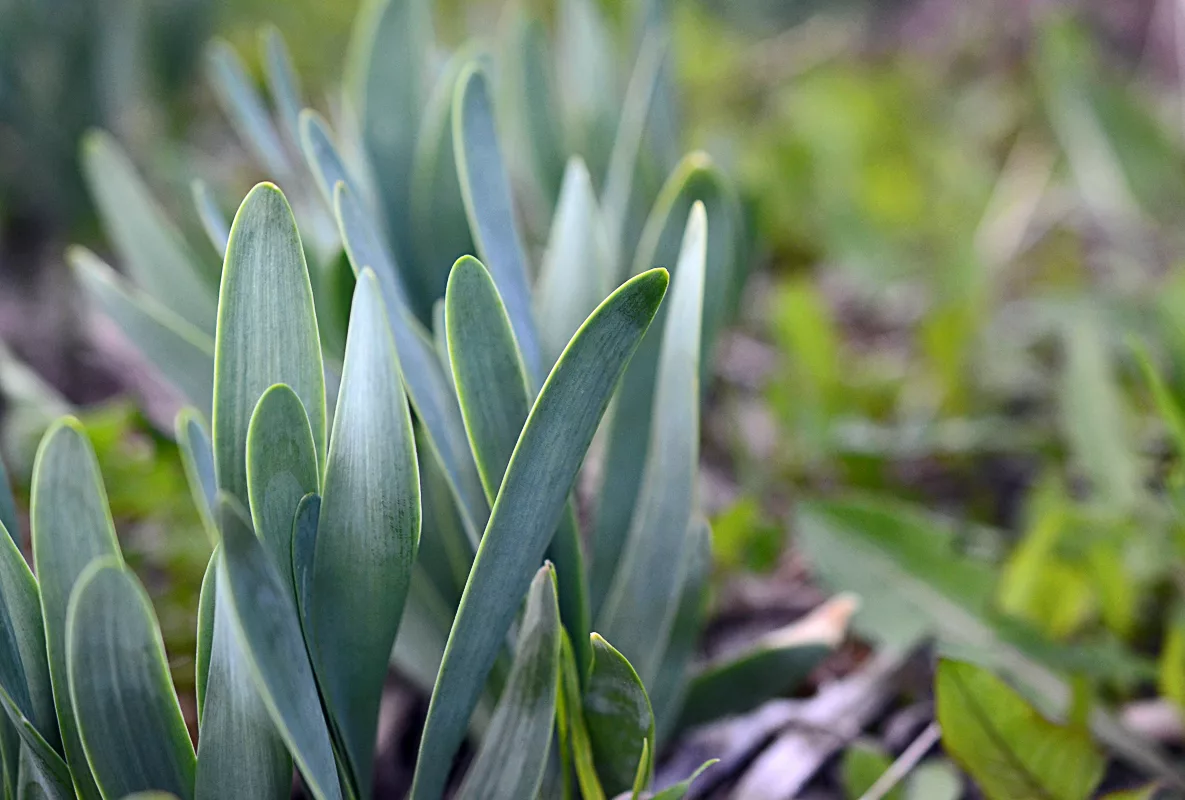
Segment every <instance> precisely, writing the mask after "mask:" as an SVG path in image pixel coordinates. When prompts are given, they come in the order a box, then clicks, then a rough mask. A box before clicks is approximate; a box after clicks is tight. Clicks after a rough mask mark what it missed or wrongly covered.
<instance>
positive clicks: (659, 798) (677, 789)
mask: <svg viewBox="0 0 1185 800" xmlns="http://www.w3.org/2000/svg"><path fill="white" fill-rule="evenodd" d="M719 760H720V759H718V758H713V759H712V760H711V761H705V762H704V763H702V764H700V765H699V767H697V768H696V770H695V772H693V773H691V777H689V778H687V779H686V780H682V781H679V782H678V783H676V784H674V785H672V786H668V787H667V788H665V789H663V790H662V791H661V792H657V793H655V794H654V796H653V797H651V800H683V796H684V795H686V794H687V792H688V791H690V790H691V784H693V783H695V779H696V778H698V777H699V776H700V775H703V774H704V771H705V770H707V769H708V768H710V767H711V766H712V765H713V764H715V763H716V762H718V761H719Z"/></svg>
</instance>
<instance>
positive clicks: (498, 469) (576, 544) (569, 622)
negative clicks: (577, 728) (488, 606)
mask: <svg viewBox="0 0 1185 800" xmlns="http://www.w3.org/2000/svg"><path fill="white" fill-rule="evenodd" d="M445 309H446V310H445V324H446V326H447V328H448V336H447V344H448V348H449V358H450V361H451V362H452V369H453V382H454V385H455V386H456V387H457V397H458V399H459V400H460V403H461V414H462V416H463V417H464V419H465V428H466V431H467V433H468V434H469V441H470V446H471V448H472V450H473V456H474V460H475V461H476V462H477V468H478V472H479V473H480V474H481V478H482V484H483V485H484V486H485V490H486V497H487V498H488V499H489V500H490V501H491V502H493V500H494V498H495V497H496V496H497V494H498V488H499V487H500V486H501V485H502V478H503V475H504V473H505V472H506V465H507V463H509V461H510V458H511V455H512V454H513V452H514V447H515V444H516V443H517V442H518V438H519V434H520V433H521V432H522V429H523V424H524V423H525V422H526V420H527V414H528V413H530V408H531V402H532V400H533V399H534V395H535V393H534V390H533V388H532V387H531V385H530V378H529V377H528V376H527V372H526V367H525V366H524V364H523V359H522V356H521V354H520V353H519V350H518V347H517V345H516V343H515V339H514V331H513V330H512V329H511V326H510V320H509V318H508V317H507V315H506V308H505V306H504V305H503V304H502V300H501V298H500V297H499V295H498V289H497V287H496V286H495V285H494V281H493V279H492V278H491V277H490V274H489V273H488V272H487V271H486V269H485V267H483V266H482V265H481V262H479V261H477V259H475V258H472V257H470V256H465V257H463V258H461V259H459V260H458V261H457V263H456V264H455V265H454V266H453V271H452V275H451V276H450V277H449V284H448V292H447V293H446V295H445ZM550 553H551V555H552V556H553V557H554V558H555V559H556V560H555V567H556V573H557V575H558V578H559V591H560V611H561V616H562V617H563V620H564V627H565V628H567V630H568V635H569V636H572V637H580V639H579V641H581V642H582V643H583V641H584V639H585V637H587V635H588V625H589V621H588V599H587V589H586V578H585V574H584V556H583V553H582V551H581V545H580V531H579V529H578V528H577V524H576V514H575V511H574V510H573V509H571V508H569V509H568V510H567V512H566V513H565V514H564V515H563V517H562V518H561V523H560V526H559V529H558V531H557V532H556V535H555V536H554V537H553V539H552V542H551V547H550ZM575 650H576V656H577V660H578V661H579V663H581V664H584V663H586V662H587V650H586V649H585V646H584V645H583V644H582V645H581V646H579V647H576V648H575Z"/></svg>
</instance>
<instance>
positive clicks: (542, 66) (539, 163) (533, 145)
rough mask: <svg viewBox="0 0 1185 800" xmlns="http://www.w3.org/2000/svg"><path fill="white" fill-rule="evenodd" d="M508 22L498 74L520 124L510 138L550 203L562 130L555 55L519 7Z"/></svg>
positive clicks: (559, 166)
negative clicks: (507, 32)
mask: <svg viewBox="0 0 1185 800" xmlns="http://www.w3.org/2000/svg"><path fill="white" fill-rule="evenodd" d="M512 24H513V28H512V29H511V33H510V35H509V36H508V37H507V39H508V41H507V45H506V49H505V52H504V53H503V58H504V61H503V62H500V63H502V64H503V69H504V70H505V71H506V73H509V74H507V75H506V76H505V77H504V80H505V81H506V83H508V84H509V92H508V96H509V100H510V107H511V110H512V112H513V115H514V118H515V119H516V120H517V121H518V124H519V126H520V128H519V129H518V132H517V135H516V136H514V137H511V141H515V140H519V141H521V143H522V144H521V145H520V147H521V153H519V155H518V157H519V158H520V159H522V160H523V161H525V162H526V163H527V165H529V167H530V169H531V172H532V173H533V175H532V177H533V178H534V180H535V181H536V182H537V183H538V186H539V190H540V191H541V192H542V194H543V197H542V201H543V203H544V204H545V205H546V207H547V208H551V207H552V206H553V205H554V204H555V202H556V198H557V197H558V196H559V192H560V181H561V179H562V178H563V175H564V131H563V127H562V124H561V122H560V119H559V110H560V109H559V103H558V101H557V88H558V87H557V86H556V85H555V81H554V80H553V65H554V63H555V59H554V56H553V54H552V53H551V50H550V48H549V46H548V41H547V29H546V27H545V26H544V25H543V23H542V22H540V21H539V20H538V19H535V18H532V17H530V16H528V13H527V12H526V11H524V10H521V9H520V10H516V17H515V19H514V20H513V21H512Z"/></svg>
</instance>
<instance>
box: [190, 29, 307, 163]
mask: <svg viewBox="0 0 1185 800" xmlns="http://www.w3.org/2000/svg"><path fill="white" fill-rule="evenodd" d="M206 66H207V74H208V76H209V81H210V85H211V86H212V87H213V89H214V96H215V97H216V98H217V99H218V102H219V103H220V104H221V105H222V110H223V112H224V113H225V114H226V116H227V118H228V119H229V120H230V124H231V126H232V127H234V129H235V133H237V134H238V136H239V139H240V140H241V141H242V142H243V144H244V145H246V147H247V149H248V150H249V151H250V152H251V154H252V155H254V156H255V159H256V160H257V161H258V162H259V163H260V164H261V165H263V168H264V170H266V171H267V177H268V178H269V179H271V180H283V179H284V178H287V177H288V176H290V175H291V174H292V164H291V162H290V161H289V160H288V155H287V153H286V152H285V151H284V144H283V142H281V141H280V136H279V134H278V133H277V132H276V126H275V124H274V123H273V122H272V118H271V115H270V114H268V111H267V108H266V107H265V106H264V104H263V101H262V100H261V99H260V97H259V93H258V92H257V91H256V90H255V86H254V85H252V83H251V80H250V78H248V77H247V70H246V69H245V68H244V67H243V62H242V61H241V60H240V59H239V56H238V54H237V53H236V52H235V51H234V48H233V47H231V46H230V45H229V44H227V43H226V42H225V41H222V40H217V41H215V42H213V43H212V44H211V45H210V49H209V52H208V53H207V55H206Z"/></svg>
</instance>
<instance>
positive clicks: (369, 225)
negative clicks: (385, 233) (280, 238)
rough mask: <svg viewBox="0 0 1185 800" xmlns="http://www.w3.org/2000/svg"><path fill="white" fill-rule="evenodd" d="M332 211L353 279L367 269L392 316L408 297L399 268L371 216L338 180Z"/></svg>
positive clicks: (348, 188) (343, 182)
mask: <svg viewBox="0 0 1185 800" xmlns="http://www.w3.org/2000/svg"><path fill="white" fill-rule="evenodd" d="M333 209H334V214H335V215H336V216H337V224H338V229H339V231H340V233H341V239H342V244H343V245H344V246H345V249H346V255H347V256H348V257H349V259H350V265H351V266H352V267H353V269H354V275H355V277H356V276H357V275H358V273H360V272H361V271H362V270H363V269H365V268H366V267H370V268H371V269H373V270H374V272H375V275H377V276H378V279H379V286H381V287H382V290H383V298H384V299H385V300H386V301H387V311H388V313H389V314H393V313H395V310H396V309H400V308H403V307H405V306H406V305H407V297H406V293H405V292H404V289H403V280H402V279H401V278H400V272H399V266H398V265H397V264H396V263H395V258H394V256H393V255H392V254H391V250H390V248H389V247H387V245H386V243H385V242H384V241H383V237H382V234H381V233H380V232H379V229H378V228H377V227H375V223H374V220H373V219H372V218H371V216H370V213H369V212H368V211H366V210H365V209H364V208H363V207H362V204H361V203H360V202H359V200H358V197H357V195H356V194H355V192H354V190H353V189H351V188H350V184H348V183H346V182H345V181H342V180H339V181H338V182H337V184H336V185H335V187H334V191H333Z"/></svg>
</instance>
